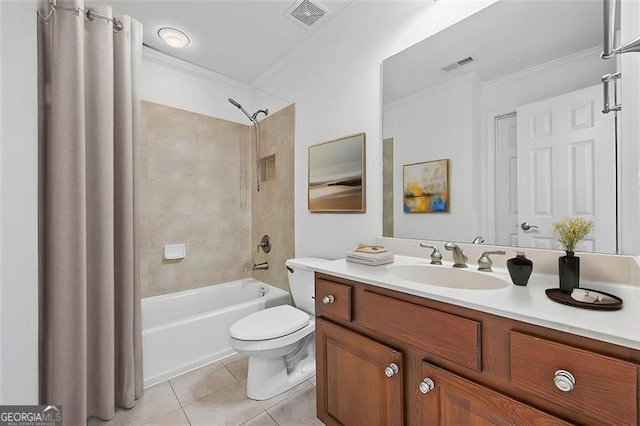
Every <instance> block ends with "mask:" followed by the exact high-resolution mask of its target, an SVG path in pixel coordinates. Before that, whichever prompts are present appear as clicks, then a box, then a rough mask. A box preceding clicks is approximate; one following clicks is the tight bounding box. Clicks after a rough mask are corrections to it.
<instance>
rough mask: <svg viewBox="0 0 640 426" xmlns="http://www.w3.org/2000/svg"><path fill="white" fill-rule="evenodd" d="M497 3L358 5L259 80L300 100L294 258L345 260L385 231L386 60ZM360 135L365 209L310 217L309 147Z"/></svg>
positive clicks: (297, 109)
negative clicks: (362, 138) (349, 252)
mask: <svg viewBox="0 0 640 426" xmlns="http://www.w3.org/2000/svg"><path fill="white" fill-rule="evenodd" d="M491 3H493V1H486V2H484V1H474V2H458V1H446V0H445V1H438V2H436V3H431V2H427V3H422V2H403V1H394V2H392V1H388V2H354V3H352V4H351V5H350V6H349V7H348V8H347V9H345V11H344V12H342V13H341V14H340V15H338V16H337V17H335V18H334V19H333V20H332V21H331V22H329V23H328V24H327V25H326V26H325V27H324V28H322V29H321V30H320V31H319V32H318V34H316V35H315V37H314V38H313V39H311V40H310V41H309V42H308V43H307V44H306V45H305V46H304V49H302V50H300V51H298V52H296V55H295V56H293V57H292V58H291V59H290V60H289V62H287V63H285V64H284V65H283V66H282V67H281V68H279V69H277V71H276V72H274V73H272V74H270V75H265V76H263V77H262V78H260V79H258V80H257V81H256V82H255V83H254V84H255V85H256V86H258V87H260V88H262V89H264V90H266V91H268V92H271V93H278V94H279V95H282V96H284V97H286V98H287V99H291V100H292V101H294V102H295V103H296V154H295V155H296V159H295V163H296V170H295V174H296V186H295V200H296V216H295V221H296V226H295V228H296V256H306V255H317V256H324V257H330V258H337V257H342V256H344V253H345V252H346V251H347V250H350V249H352V248H353V247H354V246H355V245H356V244H357V243H358V242H363V243H366V242H373V239H374V238H375V236H377V235H380V234H381V233H382V194H381V190H382V158H381V157H382V154H381V144H382V132H381V120H382V119H381V105H382V103H381V93H382V90H381V87H382V86H381V68H382V61H383V60H384V59H385V58H387V57H389V56H391V55H393V54H395V53H397V52H399V51H401V50H403V49H405V48H407V47H408V46H410V45H411V44H414V43H416V42H418V41H420V40H422V39H423V38H425V37H427V36H429V35H431V34H433V33H435V32H437V31H440V30H442V29H443V28H445V27H447V26H449V25H451V24H453V23H455V22H457V21H459V20H461V19H463V18H465V17H467V16H469V15H470V14H472V13H474V12H476V11H478V10H480V9H482V8H484V7H486V6H487V5H489V4H491ZM345 23H348V25H345ZM359 131H365V132H366V133H367V157H366V161H367V165H366V167H367V172H366V173H367V200H366V202H367V212H366V213H365V214H326V213H314V214H312V213H309V211H308V210H307V147H308V146H309V145H312V144H315V143H318V142H323V141H326V140H330V139H334V138H336V137H339V136H343V135H348V134H352V133H356V132H359Z"/></svg>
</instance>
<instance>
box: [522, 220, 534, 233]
mask: <svg viewBox="0 0 640 426" xmlns="http://www.w3.org/2000/svg"><path fill="white" fill-rule="evenodd" d="M531 228H536V229H537V228H538V227H537V226H536V225H529V223H527V222H522V223H521V224H520V229H522V230H523V231H525V232H527V231H528V230H530V229H531Z"/></svg>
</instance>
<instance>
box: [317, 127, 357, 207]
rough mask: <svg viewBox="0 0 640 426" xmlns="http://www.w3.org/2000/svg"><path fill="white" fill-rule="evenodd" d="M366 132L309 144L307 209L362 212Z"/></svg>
mask: <svg viewBox="0 0 640 426" xmlns="http://www.w3.org/2000/svg"><path fill="white" fill-rule="evenodd" d="M364 177H365V134H364V133H357V134H355V135H350V136H345V137H342V138H338V139H334V140H331V141H328V142H324V143H320V144H317V145H312V146H310V147H309V211H311V212H360V213H363V212H364V211H365V179H364Z"/></svg>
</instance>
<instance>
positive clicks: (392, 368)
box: [384, 362, 400, 377]
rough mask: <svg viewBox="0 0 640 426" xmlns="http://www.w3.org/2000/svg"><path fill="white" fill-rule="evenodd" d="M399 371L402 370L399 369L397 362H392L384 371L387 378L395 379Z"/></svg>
mask: <svg viewBox="0 0 640 426" xmlns="http://www.w3.org/2000/svg"><path fill="white" fill-rule="evenodd" d="M399 371H400V368H398V365H397V364H396V363H395V362H392V363H391V364H389V366H388V367H387V368H385V369H384V374H385V376H387V377H393V376H395V375H396V374H398V372H399Z"/></svg>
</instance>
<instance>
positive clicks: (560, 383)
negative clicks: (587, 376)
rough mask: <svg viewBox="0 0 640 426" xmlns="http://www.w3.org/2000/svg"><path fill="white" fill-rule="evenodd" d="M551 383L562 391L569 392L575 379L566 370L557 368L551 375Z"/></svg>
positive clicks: (573, 385)
mask: <svg viewBox="0 0 640 426" xmlns="http://www.w3.org/2000/svg"><path fill="white" fill-rule="evenodd" d="M553 383H554V384H555V385H556V387H557V388H558V389H560V390H561V391H562V392H571V391H572V390H573V388H574V387H575V385H576V379H575V378H574V377H573V374H571V373H569V372H568V371H567V370H558V371H556V372H555V374H554V375H553Z"/></svg>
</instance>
